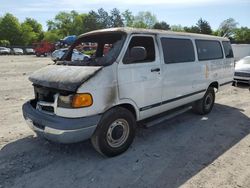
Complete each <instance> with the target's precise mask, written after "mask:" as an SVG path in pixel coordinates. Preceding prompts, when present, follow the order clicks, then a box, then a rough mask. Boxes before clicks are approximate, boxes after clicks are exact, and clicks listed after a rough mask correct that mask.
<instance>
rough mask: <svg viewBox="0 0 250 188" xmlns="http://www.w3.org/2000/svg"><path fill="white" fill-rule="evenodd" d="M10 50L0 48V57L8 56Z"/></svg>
mask: <svg viewBox="0 0 250 188" xmlns="http://www.w3.org/2000/svg"><path fill="white" fill-rule="evenodd" d="M9 54H10V49H9V48H6V47H0V55H9Z"/></svg>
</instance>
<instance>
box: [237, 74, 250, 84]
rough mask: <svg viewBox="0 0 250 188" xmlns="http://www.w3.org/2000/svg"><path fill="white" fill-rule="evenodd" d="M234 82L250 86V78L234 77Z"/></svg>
mask: <svg viewBox="0 0 250 188" xmlns="http://www.w3.org/2000/svg"><path fill="white" fill-rule="evenodd" d="M234 81H235V82H240V83H246V84H249V85H250V77H242V76H234Z"/></svg>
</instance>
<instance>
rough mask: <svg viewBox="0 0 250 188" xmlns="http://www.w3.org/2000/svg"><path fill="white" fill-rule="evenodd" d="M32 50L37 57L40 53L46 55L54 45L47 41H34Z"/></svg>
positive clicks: (51, 50)
mask: <svg viewBox="0 0 250 188" xmlns="http://www.w3.org/2000/svg"><path fill="white" fill-rule="evenodd" d="M34 50H35V54H36V56H37V57H40V56H41V55H43V56H45V57H46V56H47V55H48V54H50V53H52V52H53V51H54V50H55V45H54V44H52V43H49V42H47V41H41V42H39V43H34Z"/></svg>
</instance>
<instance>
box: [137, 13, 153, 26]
mask: <svg viewBox="0 0 250 188" xmlns="http://www.w3.org/2000/svg"><path fill="white" fill-rule="evenodd" d="M156 22H157V18H156V16H155V15H154V14H152V13H151V12H149V11H145V12H139V13H138V14H137V15H136V16H135V20H134V24H133V27H137V28H153V26H154V25H155V23H156Z"/></svg>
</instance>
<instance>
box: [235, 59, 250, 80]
mask: <svg viewBox="0 0 250 188" xmlns="http://www.w3.org/2000/svg"><path fill="white" fill-rule="evenodd" d="M234 81H235V82H241V83H247V84H250V56H246V57H244V58H243V59H241V60H239V61H237V62H236V64H235V72H234Z"/></svg>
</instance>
